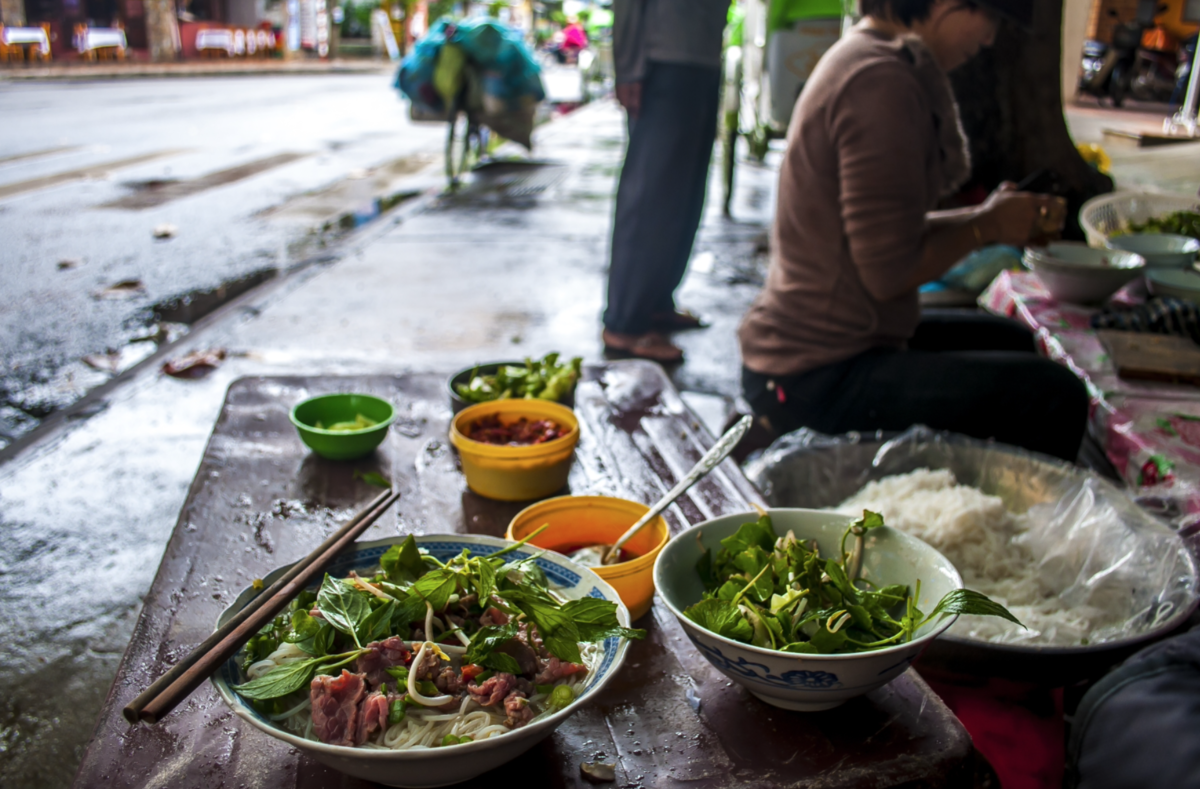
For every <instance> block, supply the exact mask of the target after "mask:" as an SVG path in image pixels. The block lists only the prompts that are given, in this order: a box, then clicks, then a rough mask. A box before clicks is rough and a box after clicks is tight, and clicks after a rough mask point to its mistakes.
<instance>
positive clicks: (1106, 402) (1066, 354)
mask: <svg viewBox="0 0 1200 789" xmlns="http://www.w3.org/2000/svg"><path fill="white" fill-rule="evenodd" d="M1115 299H1116V302H1117V303H1120V304H1126V305H1129V304H1133V303H1136V301H1137V300H1138V295H1137V294H1136V292H1134V291H1132V290H1131V289H1130V288H1126V289H1124V290H1122V291H1120V292H1119V293H1118V294H1117V297H1115ZM979 303H980V305H981V306H983V307H984V308H985V309H987V310H988V311H990V312H993V313H995V314H997V315H1006V316H1008V317H1011V318H1015V319H1017V320H1019V321H1020V322H1022V323H1024V324H1025V325H1026V326H1028V327H1029V328H1030V329H1032V330H1033V331H1034V333H1035V334H1036V336H1037V341H1038V345H1039V346H1040V348H1041V350H1042V351H1043V352H1044V353H1045V354H1046V355H1047V356H1048V357H1049V358H1051V359H1054V360H1055V361H1057V362H1059V363H1061V364H1063V365H1066V366H1067V367H1068V368H1069V369H1070V370H1071V371H1072V372H1074V373H1075V374H1076V375H1078V376H1079V377H1080V378H1081V379H1082V380H1083V382H1084V383H1085V384H1086V385H1087V387H1088V393H1089V394H1090V395H1091V400H1092V408H1091V415H1090V425H1089V428H1090V430H1091V433H1092V435H1093V436H1094V437H1095V438H1096V440H1097V441H1098V442H1099V443H1100V445H1101V447H1102V448H1103V450H1104V453H1105V455H1106V456H1107V457H1108V459H1109V460H1110V461H1111V462H1112V464H1113V466H1114V467H1115V468H1116V470H1117V472H1118V473H1119V474H1120V475H1121V477H1122V479H1124V480H1125V482H1126V483H1127V484H1128V485H1129V488H1130V490H1131V492H1132V493H1133V495H1134V496H1136V497H1138V498H1139V499H1140V500H1142V501H1144V502H1147V503H1155V504H1156V506H1159V507H1161V508H1163V511H1164V514H1166V515H1167V516H1168V517H1170V518H1171V519H1173V520H1174V521H1176V523H1178V524H1179V525H1184V526H1190V525H1191V522H1192V521H1195V520H1197V519H1196V518H1195V517H1194V516H1195V515H1196V513H1200V388H1197V387H1194V386H1188V385H1185V384H1171V383H1158V382H1153V381H1127V380H1124V379H1122V378H1119V377H1118V376H1117V371H1116V369H1115V368H1114V367H1113V364H1112V361H1111V360H1110V359H1109V358H1108V352H1107V350H1105V348H1104V346H1103V344H1102V343H1101V342H1100V339H1099V337H1098V336H1097V334H1096V330H1095V329H1093V328H1092V327H1091V318H1092V316H1093V315H1094V314H1096V313H1097V312H1098V308H1096V307H1085V306H1080V305H1076V304H1066V303H1059V302H1056V301H1055V300H1054V299H1053V298H1051V297H1050V294H1049V293H1048V292H1047V291H1046V289H1045V287H1044V286H1043V285H1042V282H1041V280H1039V279H1038V276H1037V274H1035V273H1033V272H1031V271H1022V272H1011V271H1006V272H1003V273H1001V274H1000V276H998V277H996V279H995V280H994V281H993V282H992V285H991V287H989V288H988V289H987V290H986V291H985V292H984V293H983V295H982V296H980V297H979ZM1031 394H1032V393H1031ZM1033 396H1036V395H1035V394H1034V395H1033Z"/></svg>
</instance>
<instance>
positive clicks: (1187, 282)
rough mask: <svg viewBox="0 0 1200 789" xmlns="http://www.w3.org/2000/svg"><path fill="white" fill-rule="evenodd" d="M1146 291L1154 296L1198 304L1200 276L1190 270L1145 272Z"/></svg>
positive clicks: (1167, 269)
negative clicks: (1171, 297)
mask: <svg viewBox="0 0 1200 789" xmlns="http://www.w3.org/2000/svg"><path fill="white" fill-rule="evenodd" d="M1146 289H1147V290H1149V291H1150V293H1151V295H1154V296H1173V297H1175V298H1177V299H1187V300H1188V301H1194V302H1197V303H1200V274H1197V273H1196V272H1195V271H1192V270H1190V269H1172V268H1161V269H1154V270H1152V271H1148V272H1146Z"/></svg>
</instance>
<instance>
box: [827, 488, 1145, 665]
mask: <svg viewBox="0 0 1200 789" xmlns="http://www.w3.org/2000/svg"><path fill="white" fill-rule="evenodd" d="M836 509H837V510H838V511H839V512H844V513H846V514H848V515H856V516H858V515H861V514H862V511H863V510H864V509H868V510H872V511H874V512H879V513H881V514H882V515H883V517H884V520H885V521H886V522H887V524H888V525H889V526H893V527H895V528H897V529H900V530H901V531H904V532H907V533H909V534H911V535H913V536H914V537H917V538H919V539H921V540H924V541H925V542H927V543H929V544H930V545H932V546H933V547H934V548H936V549H937V550H938V551H940V552H941V553H942V554H943V555H944V556H945V557H946V558H947V559H949V560H950V562H951V563H952V564H953V565H954V566H955V568H957V569H958V571H959V573H961V574H962V577H963V583H964V585H965V586H966V587H967V588H969V589H974V590H976V591H979V592H982V593H983V594H986V595H987V596H988V597H990V598H992V599H993V600H996V601H997V602H999V603H1001V604H1003V605H1004V606H1005V607H1007V608H1008V609H1009V610H1010V611H1011V612H1012V613H1013V615H1014V616H1016V617H1017V618H1018V619H1020V620H1021V622H1023V623H1024V624H1025V626H1026V628H1028V629H1026V630H1023V629H1021V628H1020V627H1018V626H1016V625H1014V624H1012V623H1011V622H1007V621H1004V620H1003V619H1000V618H999V617H982V616H960V617H959V618H958V621H957V622H955V623H954V625H953V626H952V627H951V628H950V631H949V632H951V633H953V634H956V635H960V636H964V637H968V638H975V639H981V640H985V641H991V642H994V643H1028V644H1042V645H1055V646H1068V645H1079V644H1080V643H1087V639H1088V638H1089V636H1090V635H1092V634H1093V633H1094V632H1095V631H1096V630H1098V629H1099V628H1101V627H1105V626H1108V625H1110V624H1111V623H1112V621H1119V620H1121V619H1123V618H1124V617H1125V615H1126V614H1125V612H1120V611H1116V610H1111V611H1104V610H1101V609H1099V608H1095V607H1092V606H1073V607H1072V606H1069V605H1068V604H1066V603H1065V602H1063V601H1062V600H1061V599H1060V597H1059V592H1060V590H1061V589H1060V587H1061V584H1062V583H1063V581H1062V579H1059V578H1055V577H1053V575H1054V574H1053V573H1047V572H1045V571H1044V570H1042V569H1040V567H1039V560H1038V557H1035V556H1034V553H1033V551H1031V550H1030V548H1029V546H1028V545H1027V544H1026V543H1027V542H1028V539H1027V537H1028V535H1027V532H1028V531H1029V530H1030V527H1031V525H1032V524H1033V521H1031V520H1030V516H1029V515H1028V514H1027V515H1014V514H1013V513H1011V512H1009V511H1008V510H1007V509H1006V508H1005V506H1004V502H1003V501H1002V500H1001V499H1000V498H999V497H998V496H991V495H988V494H986V493H984V492H982V491H980V490H978V489H976V488H973V487H970V486H968V485H959V484H958V482H957V480H956V479H955V478H954V474H953V473H951V472H950V471H948V470H946V469H941V470H936V471H931V470H929V469H918V470H916V471H913V472H910V473H908V474H898V475H895V476H891V477H885V478H884V479H881V480H878V481H875V482H871V483H868V484H867V485H866V486H865V487H863V488H862V490H860V491H859V492H858V493H856V494H854V495H853V496H851V497H850V498H849V499H847V500H846V501H844V502H842V503H841V504H840V505H838V507H837V508H836ZM1114 617H1115V620H1114Z"/></svg>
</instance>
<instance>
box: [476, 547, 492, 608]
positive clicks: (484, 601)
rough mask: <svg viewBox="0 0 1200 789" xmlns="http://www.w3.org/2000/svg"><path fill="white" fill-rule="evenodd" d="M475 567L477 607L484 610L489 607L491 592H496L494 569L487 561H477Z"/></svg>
mask: <svg viewBox="0 0 1200 789" xmlns="http://www.w3.org/2000/svg"><path fill="white" fill-rule="evenodd" d="M477 567H478V577H477V578H476V579H475V594H476V595H477V596H478V597H479V605H481V606H483V607H484V608H485V609H486V608H487V607H488V606H489V605H491V602H490V600H491V598H492V592H494V591H496V568H495V567H493V566H492V563H491V562H489V561H488V560H487V559H479V560H478V562H477Z"/></svg>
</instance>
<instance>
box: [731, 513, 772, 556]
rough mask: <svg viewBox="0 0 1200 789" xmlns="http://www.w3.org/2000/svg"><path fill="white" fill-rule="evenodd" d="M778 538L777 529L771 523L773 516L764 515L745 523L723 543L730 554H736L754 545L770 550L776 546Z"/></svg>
mask: <svg viewBox="0 0 1200 789" xmlns="http://www.w3.org/2000/svg"><path fill="white" fill-rule="evenodd" d="M776 539H777V536H776V534H775V529H774V527H773V526H772V525H771V516H770V515H764V516H762V517H761V518H759V519H758V520H757V521H751V522H749V523H743V524H742V525H741V526H740V527H739V528H738V530H737V532H735V533H734V534H731V535H730V536H728V537H726V538H725V539H723V540H721V545H722V546H724V547H725V550H727V551H729V553H730V554H734V555H736V554H739V553H741V552H742V551H744V550H746V549H747V548H749V547H750V546H752V545H757V546H758V547H760V548H762V549H763V550H764V551H769V550H771V549H772V548H773V547H774V545H775V540H776Z"/></svg>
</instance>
